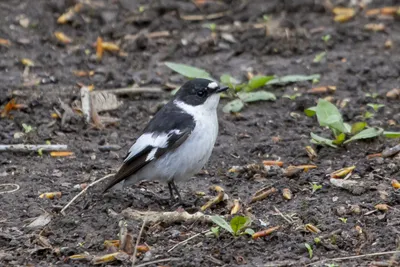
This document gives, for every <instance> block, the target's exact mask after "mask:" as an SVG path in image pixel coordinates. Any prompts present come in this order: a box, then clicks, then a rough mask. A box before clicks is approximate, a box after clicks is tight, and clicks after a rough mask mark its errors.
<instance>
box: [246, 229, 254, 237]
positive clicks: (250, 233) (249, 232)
mask: <svg viewBox="0 0 400 267" xmlns="http://www.w3.org/2000/svg"><path fill="white" fill-rule="evenodd" d="M244 232H245V233H246V234H248V235H251V236H252V235H254V233H255V231H254V230H253V229H251V228H246V230H244Z"/></svg>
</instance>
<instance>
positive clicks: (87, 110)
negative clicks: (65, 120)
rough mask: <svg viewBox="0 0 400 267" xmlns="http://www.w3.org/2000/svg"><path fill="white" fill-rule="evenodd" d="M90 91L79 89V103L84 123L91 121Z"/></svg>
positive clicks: (83, 88) (84, 87)
mask: <svg viewBox="0 0 400 267" xmlns="http://www.w3.org/2000/svg"><path fill="white" fill-rule="evenodd" d="M90 100H91V99H90V91H89V88H87V87H86V86H82V88H81V103H82V113H83V116H84V117H85V120H86V123H89V122H90V121H91V117H92V116H91V113H92V112H91V107H92V106H91V103H90V102H91V101H90Z"/></svg>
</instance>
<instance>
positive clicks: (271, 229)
mask: <svg viewBox="0 0 400 267" xmlns="http://www.w3.org/2000/svg"><path fill="white" fill-rule="evenodd" d="M279 228H280V226H275V227H271V228H269V229H267V230H264V231H260V232H256V233H254V234H253V235H252V236H251V237H252V238H253V239H257V238H260V237H264V236H267V235H270V234H272V233H273V232H275V231H277V230H279Z"/></svg>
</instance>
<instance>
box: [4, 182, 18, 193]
mask: <svg viewBox="0 0 400 267" xmlns="http://www.w3.org/2000/svg"><path fill="white" fill-rule="evenodd" d="M3 186H4V187H6V186H15V187H16V188H15V189H12V190H8V191H0V194H7V193H13V192H15V191H18V190H19V189H20V186H19V185H18V184H0V187H3Z"/></svg>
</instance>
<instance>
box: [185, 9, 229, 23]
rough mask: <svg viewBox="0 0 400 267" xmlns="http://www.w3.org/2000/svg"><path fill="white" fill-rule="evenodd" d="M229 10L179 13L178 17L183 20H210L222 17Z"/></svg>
mask: <svg viewBox="0 0 400 267" xmlns="http://www.w3.org/2000/svg"><path fill="white" fill-rule="evenodd" d="M229 13H230V12H229V11H227V12H218V13H213V14H209V15H181V16H180V18H181V19H183V20H188V21H201V20H211V19H219V18H222V17H225V16H226V15H228V14H229Z"/></svg>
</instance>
